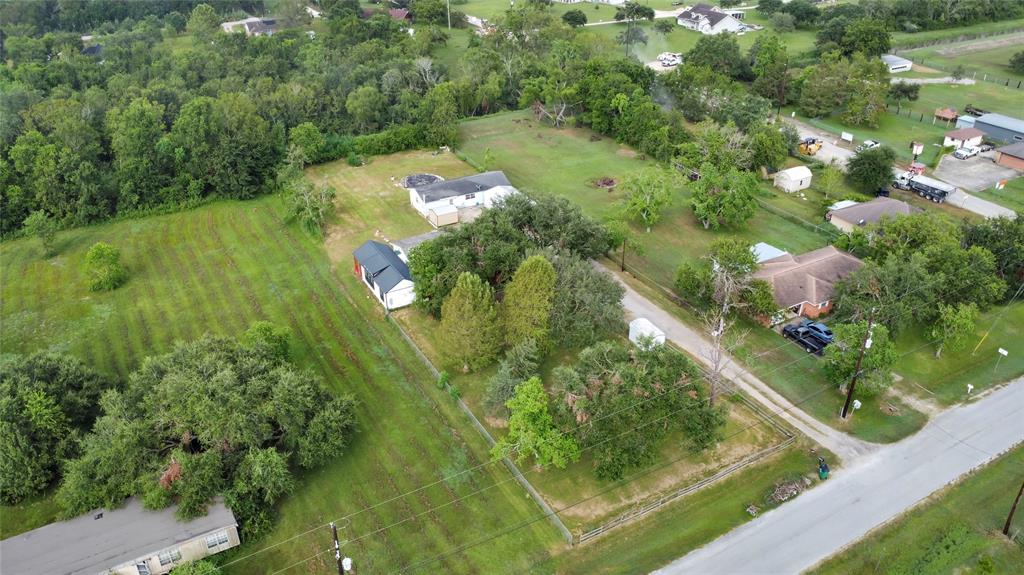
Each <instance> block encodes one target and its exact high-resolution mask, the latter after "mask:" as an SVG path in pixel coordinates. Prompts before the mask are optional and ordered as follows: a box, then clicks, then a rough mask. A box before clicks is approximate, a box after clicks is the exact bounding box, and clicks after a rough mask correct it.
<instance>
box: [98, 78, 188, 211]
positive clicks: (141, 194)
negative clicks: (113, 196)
mask: <svg viewBox="0 0 1024 575" xmlns="http://www.w3.org/2000/svg"><path fill="white" fill-rule="evenodd" d="M163 116H164V107H163V106H161V105H160V104H156V103H154V102H151V101H149V100H147V99H145V98H136V99H134V100H132V102H131V104H129V105H128V107H127V108H125V109H123V110H121V109H115V110H110V111H109V112H107V131H108V133H109V134H110V148H111V150H112V151H113V153H114V170H115V174H116V176H117V182H118V204H119V207H122V208H125V209H130V208H135V207H144V206H150V205H155V204H157V203H160V202H164V201H167V200H171V199H173V198H161V197H160V192H161V191H162V190H163V189H164V188H165V187H166V186H167V185H168V184H169V183H170V182H169V175H170V173H169V168H170V164H169V161H170V160H171V159H170V158H167V157H165V156H163V155H162V153H161V149H162V148H161V146H162V142H163V138H164V136H165V135H166V131H165V129H164V124H163Z"/></svg>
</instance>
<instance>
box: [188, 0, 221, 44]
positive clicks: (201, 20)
mask: <svg viewBox="0 0 1024 575" xmlns="http://www.w3.org/2000/svg"><path fill="white" fill-rule="evenodd" d="M218 28H220V17H219V16H217V11H216V10H214V9H213V6H210V5H209V4H199V5H197V6H196V7H195V8H193V9H192V14H190V15H189V17H188V24H187V25H186V29H187V30H188V31H189V32H191V33H192V35H193V36H194V37H195V39H196V40H198V41H208V40H209V39H210V38H212V37H213V35H214V34H215V33H216V32H217V29H218Z"/></svg>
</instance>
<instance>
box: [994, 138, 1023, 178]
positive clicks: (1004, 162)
mask: <svg viewBox="0 0 1024 575" xmlns="http://www.w3.org/2000/svg"><path fill="white" fill-rule="evenodd" d="M996 163H997V164H999V165H1000V166H1005V167H1007V168H1013V169H1014V170H1018V171H1021V172H1024V142H1017V143H1016V144H1010V145H1009V146H1003V147H1002V148H998V149H996Z"/></svg>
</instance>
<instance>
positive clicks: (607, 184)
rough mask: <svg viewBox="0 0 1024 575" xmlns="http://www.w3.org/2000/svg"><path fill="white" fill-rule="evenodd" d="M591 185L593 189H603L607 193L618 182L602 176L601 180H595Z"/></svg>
mask: <svg viewBox="0 0 1024 575" xmlns="http://www.w3.org/2000/svg"><path fill="white" fill-rule="evenodd" d="M591 183H592V184H594V187H597V188H604V189H606V190H608V191H609V192H610V191H612V190H614V189H615V185H616V184H618V182H616V181H615V178H609V177H608V176H604V177H603V178H597V179H596V180H594V181H593V182H591Z"/></svg>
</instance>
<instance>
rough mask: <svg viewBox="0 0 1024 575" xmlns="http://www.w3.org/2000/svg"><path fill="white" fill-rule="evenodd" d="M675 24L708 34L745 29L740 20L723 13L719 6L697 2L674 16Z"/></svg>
mask: <svg viewBox="0 0 1024 575" xmlns="http://www.w3.org/2000/svg"><path fill="white" fill-rule="evenodd" d="M676 24H679V25H680V26H682V27H683V28H688V29H690V30H696V31H697V32H700V33H701V34H708V35H713V34H721V33H723V32H739V31H741V30H745V29H746V26H744V25H743V23H742V22H740V21H739V20H738V19H736V18H734V17H733V16H731V15H729V14H727V13H725V11H723V10H722V9H721V8H718V7H716V6H709V5H707V4H697V5H695V6H690V7H689V8H686V9H684V10H683V11H682V12H680V13H679V15H678V16H676Z"/></svg>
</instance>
